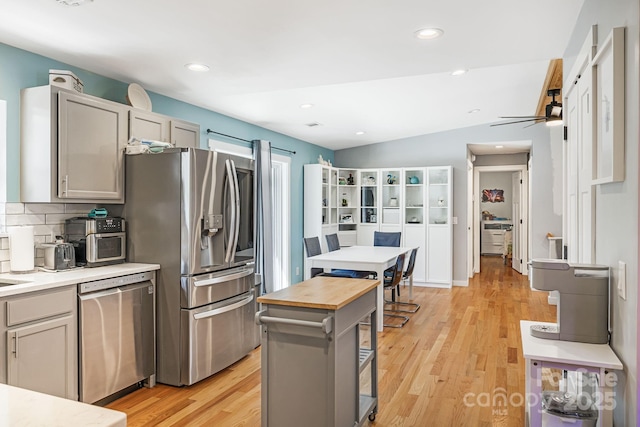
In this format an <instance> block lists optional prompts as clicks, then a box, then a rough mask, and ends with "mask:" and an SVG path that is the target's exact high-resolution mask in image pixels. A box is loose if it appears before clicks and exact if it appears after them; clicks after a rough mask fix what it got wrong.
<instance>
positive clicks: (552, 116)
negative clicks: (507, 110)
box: [491, 89, 562, 127]
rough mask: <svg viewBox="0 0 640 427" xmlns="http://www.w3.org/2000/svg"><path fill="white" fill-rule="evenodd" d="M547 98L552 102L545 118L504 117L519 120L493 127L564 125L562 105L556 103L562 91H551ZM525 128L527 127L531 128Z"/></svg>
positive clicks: (504, 117) (497, 124) (546, 110)
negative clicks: (517, 124) (527, 124)
mask: <svg viewBox="0 0 640 427" xmlns="http://www.w3.org/2000/svg"><path fill="white" fill-rule="evenodd" d="M547 96H550V97H551V102H550V103H548V104H547V106H546V107H545V115H544V116H503V117H500V118H501V119H519V120H516V121H512V122H506V123H495V124H492V125H491V126H504V125H512V124H514V123H526V122H533V123H531V124H530V125H529V126H533V125H535V124H537V123H543V122H544V123H546V124H547V126H560V125H561V124H562V104H561V103H560V102H558V101H556V96H560V89H549V90H548V91H547ZM529 126H525V127H529Z"/></svg>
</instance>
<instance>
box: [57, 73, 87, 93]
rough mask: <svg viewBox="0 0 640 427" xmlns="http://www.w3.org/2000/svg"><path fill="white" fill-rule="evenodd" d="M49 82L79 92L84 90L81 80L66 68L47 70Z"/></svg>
mask: <svg viewBox="0 0 640 427" xmlns="http://www.w3.org/2000/svg"><path fill="white" fill-rule="evenodd" d="M49 84H50V85H55V86H60V87H63V88H66V89H72V90H75V91H76V92H79V93H82V92H83V90H84V84H83V83H82V80H80V79H79V78H78V76H76V75H75V74H73V73H72V72H71V71H68V70H49Z"/></svg>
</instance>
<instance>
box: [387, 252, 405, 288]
mask: <svg viewBox="0 0 640 427" xmlns="http://www.w3.org/2000/svg"><path fill="white" fill-rule="evenodd" d="M403 266H404V254H400V255H398V258H396V264H395V265H394V266H393V267H391V269H392V273H393V275H392V276H391V278H390V280H385V283H384V286H387V287H389V286H397V285H399V284H400V282H401V281H402V267H403Z"/></svg>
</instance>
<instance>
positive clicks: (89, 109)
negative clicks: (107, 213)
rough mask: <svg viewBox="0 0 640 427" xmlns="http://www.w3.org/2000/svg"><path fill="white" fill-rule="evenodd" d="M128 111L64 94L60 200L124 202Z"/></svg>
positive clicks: (60, 111)
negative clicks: (124, 164)
mask: <svg viewBox="0 0 640 427" xmlns="http://www.w3.org/2000/svg"><path fill="white" fill-rule="evenodd" d="M126 143H127V114H126V107H125V106H124V105H120V104H117V103H114V102H108V101H102V100H99V99H96V98H89V97H86V96H82V95H80V94H78V95H76V94H72V93H67V92H60V94H59V97H58V197H60V198H63V199H94V200H117V201H119V202H121V201H124V185H123V183H124V168H123V163H124V158H123V149H124V147H125V145H126Z"/></svg>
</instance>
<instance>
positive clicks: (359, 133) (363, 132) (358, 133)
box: [356, 130, 366, 135]
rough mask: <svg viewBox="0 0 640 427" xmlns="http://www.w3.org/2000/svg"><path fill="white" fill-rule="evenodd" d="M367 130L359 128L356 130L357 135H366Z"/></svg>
mask: <svg viewBox="0 0 640 427" xmlns="http://www.w3.org/2000/svg"><path fill="white" fill-rule="evenodd" d="M365 133H366V132H365V131H363V130H359V131H358V132H356V135H364V134H365Z"/></svg>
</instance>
